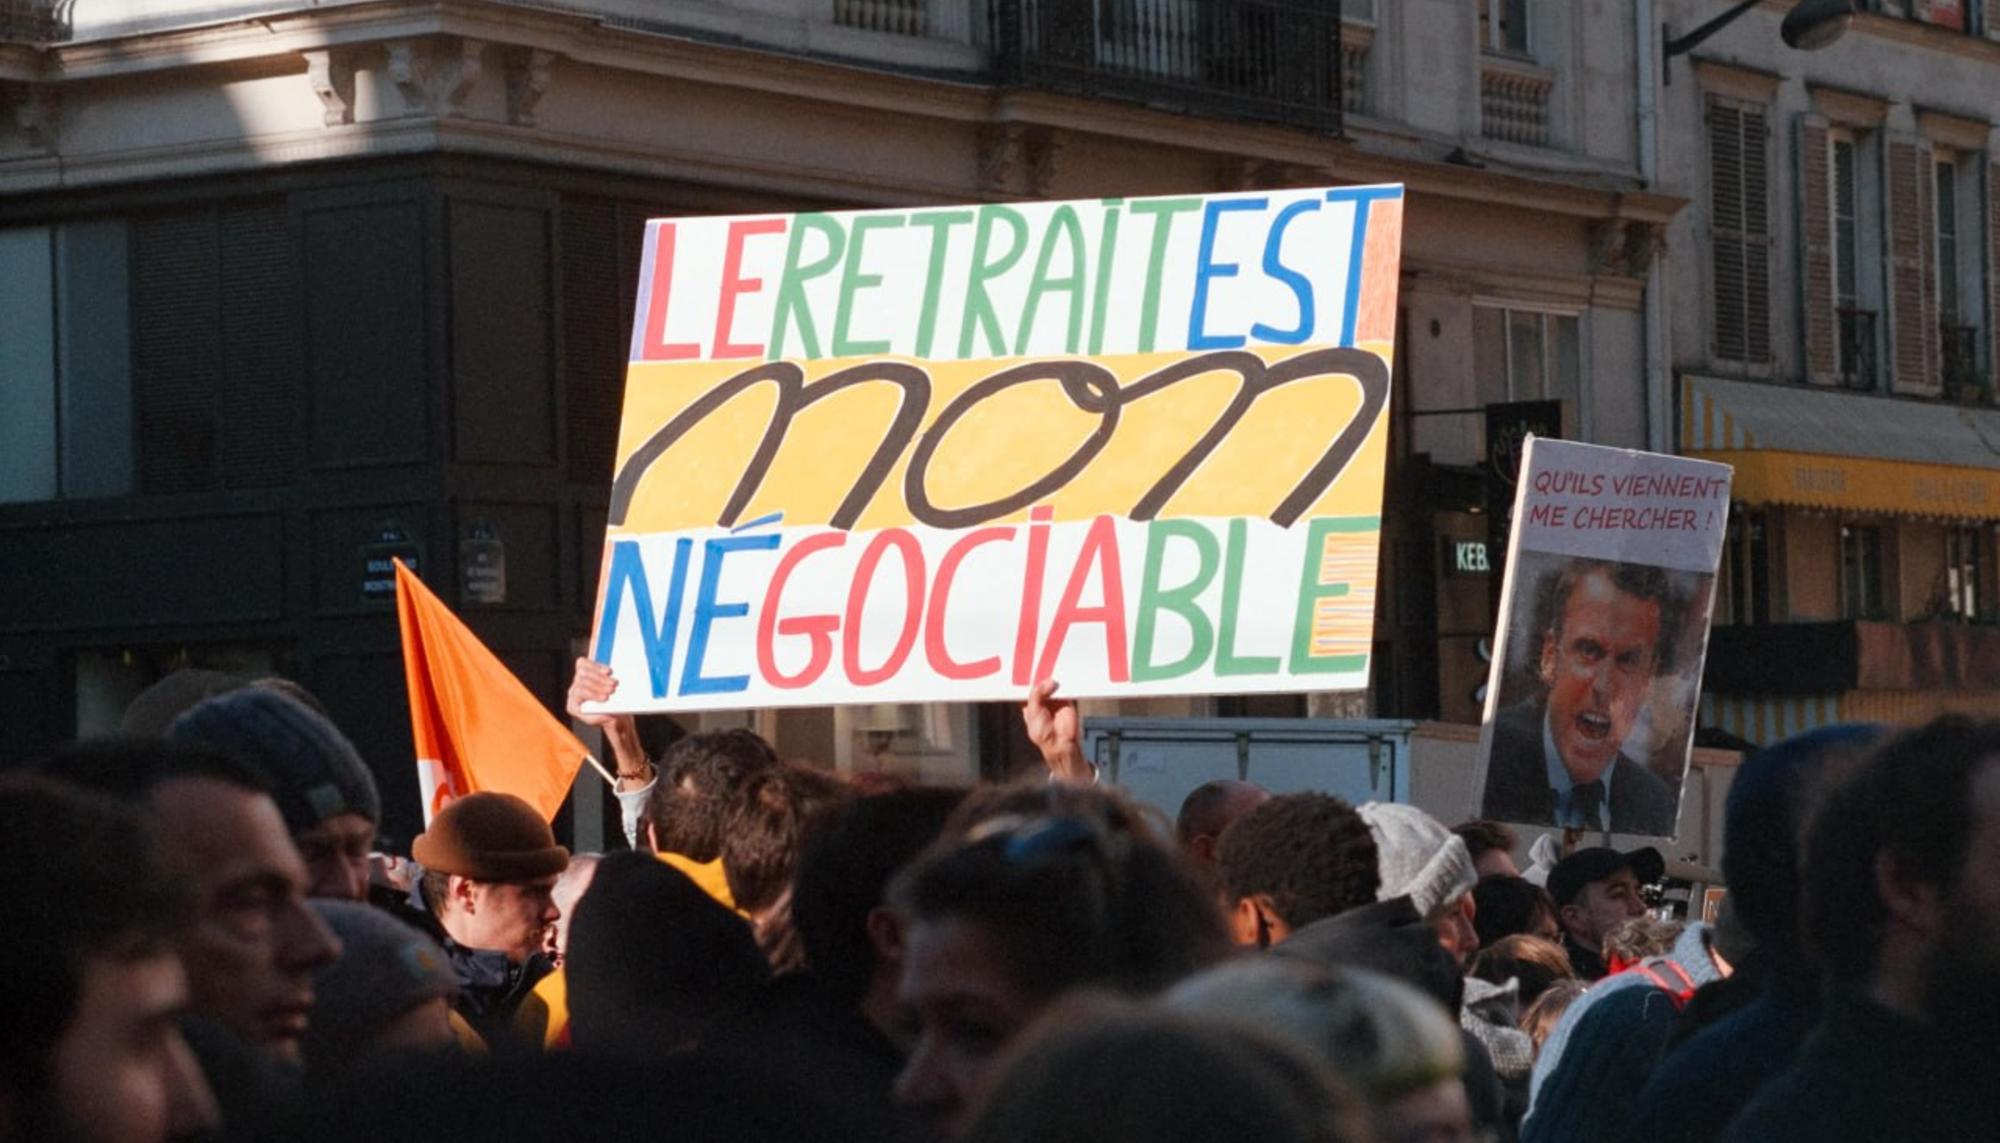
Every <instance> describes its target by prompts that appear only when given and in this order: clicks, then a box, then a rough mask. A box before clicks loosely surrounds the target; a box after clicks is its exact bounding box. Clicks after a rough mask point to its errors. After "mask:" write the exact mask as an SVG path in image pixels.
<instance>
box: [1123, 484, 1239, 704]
mask: <svg viewBox="0 0 2000 1143" xmlns="http://www.w3.org/2000/svg"><path fill="white" fill-rule="evenodd" d="M1176 537H1179V538H1182V539H1186V540H1190V541H1192V542H1193V543H1194V550H1195V555H1196V557H1197V559H1198V560H1199V566H1198V567H1197V568H1196V569H1195V574H1194V578H1192V579H1190V580H1188V582H1186V583H1184V584H1182V585H1181V586H1179V587H1175V588H1163V587H1161V586H1160V571H1161V565H1162V564H1164V563H1165V562H1166V560H1165V557H1166V551H1167V541H1169V540H1171V539H1174V538H1176ZM1221 562H1222V546H1221V545H1220V544H1218V543H1216V541H1215V537H1214V536H1212V535H1210V534H1209V531H1208V529H1206V528H1204V527H1202V526H1201V525H1200V524H1197V523H1195V522H1194V521H1192V520H1154V521H1153V522H1152V523H1151V524H1149V525H1148V526H1147V528H1146V572H1145V575H1144V576H1142V577H1141V578H1140V580H1139V614H1138V620H1139V623H1138V631H1137V633H1136V634H1135V635H1134V636H1133V640H1132V681H1133V682H1135V683H1144V682H1151V681H1152V680H1154V679H1172V678H1178V677H1180V676H1181V675H1185V674H1187V673H1188V672H1189V671H1192V670H1194V669H1196V668H1197V667H1200V666H1201V665H1202V664H1203V663H1206V662H1207V661H1208V654H1209V651H1210V650H1211V649H1213V648H1214V646H1215V627H1214V625H1213V624H1211V623H1210V622H1209V621H1208V616H1207V615H1206V614H1204V613H1203V612H1202V610H1201V605H1200V604H1199V603H1198V602H1196V601H1197V600H1198V599H1199V598H1200V597H1201V593H1202V592H1204V591H1206V590H1208V584H1209V581H1210V580H1212V579H1214V578H1215V568H1216V565H1217V564H1219V563H1221ZM1161 611H1171V612H1173V613H1174V614H1175V615H1178V616H1180V617H1181V618H1182V619H1185V620H1186V621H1187V625H1188V628H1189V630H1190V631H1191V632H1193V635H1194V644H1193V646H1191V647H1189V648H1188V653H1187V654H1186V655H1183V656H1181V658H1180V659H1179V660H1178V661H1177V662H1172V663H1163V664H1155V663H1154V662H1153V632H1154V629H1155V626H1156V624H1157V622H1158V620H1159V614H1160V612H1161Z"/></svg>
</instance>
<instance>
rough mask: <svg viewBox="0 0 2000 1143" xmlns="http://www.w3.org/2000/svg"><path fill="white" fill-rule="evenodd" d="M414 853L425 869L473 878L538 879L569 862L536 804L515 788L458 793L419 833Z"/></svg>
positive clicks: (559, 870) (567, 853) (494, 879)
mask: <svg viewBox="0 0 2000 1143" xmlns="http://www.w3.org/2000/svg"><path fill="white" fill-rule="evenodd" d="M410 855H411V856H412V857H414V858H416V859H417V864H419V865H421V866H423V867H424V868H425V869H435V870H437V871H438V872H439V873H456V874H457V875H459V876H460V877H470V878H472V879H473V880H474V881H534V880H537V879H538V878H542V877H554V876H555V875H556V874H558V873H561V872H562V871H563V870H565V869H567V868H569V850H567V849H564V848H563V847H562V846H560V845H557V844H556V835H555V834H554V833H552V832H550V830H549V823H547V822H545V821H543V820H542V815H540V814H538V813H536V812H535V807H533V806H531V805H529V804H528V803H526V802H524V801H522V800H521V799H520V798H517V797H515V796H514V795H512V794H498V793H493V792H492V791H482V792H480V793H477V794H468V795H466V796H465V797H463V798H457V799H455V800H453V801H452V803H451V804H450V805H448V806H446V807H445V808H444V810H443V811H442V812H440V813H439V814H438V816H437V817H436V818H434V819H432V820H431V828H429V829H427V830H425V831H424V832H423V833H421V834H418V835H417V840H416V844H414V845H412V846H411V847H410Z"/></svg>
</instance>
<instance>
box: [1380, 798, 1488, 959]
mask: <svg viewBox="0 0 2000 1143" xmlns="http://www.w3.org/2000/svg"><path fill="white" fill-rule="evenodd" d="M1358 812H1359V813H1360V814H1361V820H1363V821H1365V822H1367V823H1368V832H1369V833H1371V834H1373V835H1375V855H1376V867H1377V869H1378V870H1379V871H1380V872H1381V875H1382V884H1381V887H1380V888H1378V889H1376V891H1375V899H1376V900H1378V901H1387V900H1389V899H1390V898H1392V897H1408V898H1409V899H1410V904H1412V905H1415V906H1416V908H1417V912H1419V913H1421V914H1423V915H1424V918H1425V919H1426V920H1428V921H1430V922H1431V925H1432V926H1433V927H1434V928H1436V929H1437V931H1438V943H1439V944H1441V945H1443V946H1444V951H1446V952H1448V953H1450V954H1451V955H1452V957H1453V958H1454V959H1456V960H1457V961H1458V963H1459V967H1460V968H1464V967H1466V966H1468V965H1470V964H1471V963H1472V955H1473V954H1474V953H1476V952H1478V951H1479V934H1478V932H1477V931H1476V930H1475V929H1474V928H1473V925H1472V908H1473V906H1472V887H1473V886H1474V885H1476V884H1478V883H1479V874H1478V872H1477V871H1476V870H1475V869H1473V867H1472V851H1471V850H1468V849H1467V848H1466V847H1465V839H1464V838H1462V837H1459V836H1458V835H1457V834H1454V833H1452V832H1451V831H1450V830H1448V829H1446V828H1445V827H1444V823H1442V822H1440V821H1438V820H1437V819H1436V818H1434V817H1432V816H1430V815H1429V814H1427V813H1425V812H1424V811H1422V810H1420V809H1418V808H1417V807H1415V806H1404V805H1397V804H1395V803H1393V802H1369V803H1367V804H1366V805H1363V806H1361V807H1360V808H1359V810H1358Z"/></svg>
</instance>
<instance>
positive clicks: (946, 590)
mask: <svg viewBox="0 0 2000 1143" xmlns="http://www.w3.org/2000/svg"><path fill="white" fill-rule="evenodd" d="M1013 538H1014V529H1012V528H980V529H977V530H975V531H972V532H968V533H966V534H965V536H963V537H962V538H960V539H959V541H958V542H957V543H955V544H953V545H952V546H951V547H950V548H949V549H947V550H946V552H945V554H944V558H943V559H941V560H939V561H938V569H937V578H936V579H934V580H932V581H931V606H930V611H929V614H927V615H925V616H924V658H926V659H928V660H930V664H931V670H933V671H936V672H937V673H938V674H940V675H942V676H944V677H945V678H947V679H982V678H985V677H986V676H987V675H991V674H995V673H997V672H998V671H999V670H1000V656H998V655H994V656H992V657H990V658H985V659H981V660H979V661H978V662H976V663H961V662H959V661H958V660H956V659H954V658H952V657H951V652H950V651H948V650H946V649H945V645H944V621H945V609H946V605H947V602H948V599H949V597H950V595H951V584H952V580H953V579H954V578H955V577H956V576H957V575H958V565H959V564H960V563H961V562H962V561H964V559H965V557H966V556H967V555H969V554H970V553H971V552H972V549H974V548H976V547H978V546H979V545H981V544H991V543H997V542H998V541H1001V540H1011V539H1013Z"/></svg>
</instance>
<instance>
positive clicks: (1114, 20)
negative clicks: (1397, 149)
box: [987, 0, 1342, 134]
mask: <svg viewBox="0 0 2000 1143" xmlns="http://www.w3.org/2000/svg"><path fill="white" fill-rule="evenodd" d="M987 31H988V35H989V45H990V48H991V50H992V53H993V62H994V68H995V71H996V72H997V73H998V75H999V78H1000V80H1001V82H1002V83H1010V84H1018V85H1021V86H1025V87H1037V88H1044V89H1048V90H1056V91H1073V92H1076V93H1078V94H1081V95H1091V96H1103V97H1109V98H1122V99H1132V100H1137V101H1141V102H1145V103H1150V104H1153V105H1156V106H1160V107H1166V108H1170V109H1173V110H1179V111H1188V112H1193V113H1196V114H1209V115H1221V116H1228V117H1232V118H1242V119H1255V120H1260V121H1265V122H1272V123H1281V124H1284V125H1287V126H1292V127H1303V128H1306V129H1309V130H1314V131H1321V132H1325V133H1327V134H1338V133H1339V132H1340V128H1341V91H1342V84H1341V70H1342V58H1341V50H1340V47H1341V45H1340V0H989V3H988V29H987Z"/></svg>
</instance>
